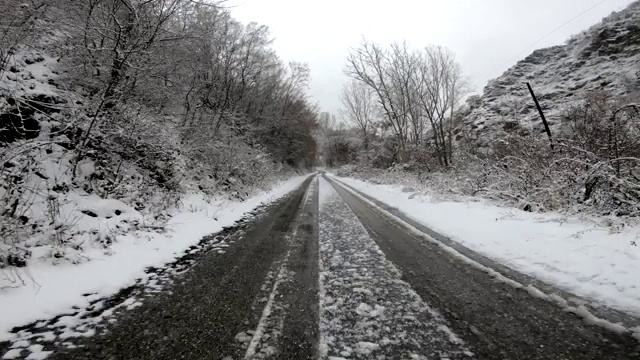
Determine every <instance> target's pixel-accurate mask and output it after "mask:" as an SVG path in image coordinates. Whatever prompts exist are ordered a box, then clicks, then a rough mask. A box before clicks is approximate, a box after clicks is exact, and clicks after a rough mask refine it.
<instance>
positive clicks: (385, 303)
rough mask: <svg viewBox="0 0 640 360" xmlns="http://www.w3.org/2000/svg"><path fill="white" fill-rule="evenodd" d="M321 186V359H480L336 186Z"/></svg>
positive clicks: (327, 184) (322, 182) (322, 181)
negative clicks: (404, 274) (414, 286)
mask: <svg viewBox="0 0 640 360" xmlns="http://www.w3.org/2000/svg"><path fill="white" fill-rule="evenodd" d="M319 187H320V190H319V191H320V219H319V242H320V251H319V268H320V277H319V282H320V283H319V289H320V345H319V347H320V350H319V352H320V358H322V359H327V358H330V359H340V358H356V359H370V358H376V357H379V356H382V357H391V358H411V359H431V358H438V359H440V358H448V359H466V358H469V357H471V356H473V353H472V352H471V351H470V349H469V348H468V346H467V345H466V344H464V342H463V341H462V340H461V339H460V338H459V337H457V336H456V335H455V334H454V333H453V332H452V331H451V330H450V329H449V327H448V325H447V322H446V320H444V318H443V317H442V316H441V315H440V314H439V313H438V312H437V311H435V310H433V309H431V308H430V307H429V306H428V305H427V304H426V303H425V302H424V301H423V300H422V299H421V298H420V296H419V295H418V294H417V293H416V292H415V291H414V290H413V289H412V288H411V287H410V286H409V284H407V283H406V282H404V281H402V280H401V276H402V275H401V273H400V271H399V270H398V269H397V268H396V267H395V266H394V265H393V264H392V263H391V262H390V261H388V260H387V259H386V258H385V256H384V254H383V253H382V251H381V250H380V249H379V248H378V246H377V245H376V243H375V242H374V240H373V239H371V237H370V236H369V234H368V233H367V231H366V229H365V228H364V226H363V225H362V224H361V223H360V221H359V220H358V218H357V217H356V215H355V214H354V213H353V212H352V211H351V209H350V208H349V207H348V205H347V204H346V203H345V202H344V201H343V200H342V199H341V198H340V197H339V195H338V194H337V193H336V192H335V190H334V189H333V187H332V186H331V184H329V183H328V182H327V181H326V180H324V179H320V186H319Z"/></svg>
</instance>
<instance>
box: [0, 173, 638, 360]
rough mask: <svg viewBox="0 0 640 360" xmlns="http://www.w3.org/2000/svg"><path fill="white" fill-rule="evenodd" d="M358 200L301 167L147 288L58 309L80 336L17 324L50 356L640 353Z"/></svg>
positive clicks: (0, 347) (631, 343)
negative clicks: (289, 186)
mask: <svg viewBox="0 0 640 360" xmlns="http://www.w3.org/2000/svg"><path fill="white" fill-rule="evenodd" d="M371 200H372V199H369V200H366V197H364V196H363V195H361V194H359V193H357V191H355V190H354V189H351V188H349V187H348V186H346V185H344V184H341V183H340V182H338V181H335V180H331V179H328V178H326V177H324V176H322V175H318V176H314V177H310V178H309V179H308V180H307V181H305V182H304V184H303V185H302V186H301V187H300V188H298V189H297V190H295V191H294V192H292V193H290V194H288V195H287V196H285V197H283V198H282V199H280V200H279V201H277V202H275V203H273V204H271V205H269V206H267V207H264V208H262V209H259V210H258V211H256V212H255V213H254V214H253V215H252V216H251V217H249V218H247V219H244V220H243V221H241V222H239V223H238V224H237V225H236V226H235V227H233V228H229V229H225V230H224V231H223V232H221V233H219V234H214V235H212V236H210V237H207V238H205V239H203V241H202V242H201V244H200V246H199V247H198V249H196V250H198V251H194V252H193V254H191V255H189V256H186V257H185V258H183V259H178V260H177V261H176V262H175V263H174V264H170V265H169V267H168V268H171V269H172V270H171V271H169V270H168V269H150V270H149V271H151V272H154V274H158V276H157V279H160V280H158V281H157V282H154V283H153V284H154V286H155V287H154V289H153V291H150V290H149V287H150V285H149V284H148V283H140V284H139V285H136V286H134V287H132V288H128V289H123V291H121V292H120V293H118V294H115V295H114V296H112V297H111V298H108V299H102V300H101V301H100V302H99V304H100V306H97V304H98V302H96V305H94V307H93V308H91V309H78V311H77V312H76V313H74V314H68V315H69V316H75V317H76V318H82V319H85V320H86V319H94V320H95V321H93V322H91V321H89V322H87V321H85V322H84V323H83V324H84V325H82V326H83V327H85V329H84V330H87V329H86V327H87V326H89V327H91V329H89V330H90V331H89V335H92V336H79V335H77V334H79V333H78V332H77V331H76V332H74V331H70V330H69V329H68V328H64V327H63V326H61V325H60V323H61V321H60V319H61V318H64V317H57V318H54V319H48V320H46V321H42V322H39V323H34V324H30V325H28V326H25V327H22V328H20V329H16V331H17V332H21V335H22V336H21V338H22V339H25V338H31V342H32V343H33V344H37V346H38V347H39V348H40V349H41V350H43V351H51V352H52V353H51V354H50V356H49V358H53V359H225V360H229V359H261V358H269V359H318V358H320V359H640V348H639V346H638V343H637V342H636V341H635V340H634V339H633V338H631V337H630V336H628V335H626V334H625V335H619V334H616V333H613V332H611V331H608V330H606V329H603V328H602V327H599V326H594V325H590V324H587V323H586V322H585V321H584V320H583V319H582V318H580V317H578V316H577V315H575V314H573V313H570V312H567V311H565V310H563V309H562V308H561V307H559V306H558V305H557V304H555V303H553V302H550V301H547V300H544V299H540V298H537V297H535V296H531V294H530V293H528V292H527V291H523V290H522V289H518V288H514V287H513V286H510V285H509V284H507V283H505V282H499V281H496V280H495V278H494V277H491V276H489V275H488V274H487V273H486V272H485V271H481V270H480V269H478V268H476V267H473V266H469V264H468V263H467V262H465V261H461V260H460V259H458V258H456V257H455V256H451V254H450V253H447V252H446V251H443V250H442V248H441V247H439V246H437V245H435V244H433V243H431V242H428V241H425V240H424V237H422V236H418V235H417V234H416V233H415V231H410V230H408V229H407V228H406V227H405V226H402V224H400V223H399V222H398V221H397V219H396V218H394V217H393V216H388V213H387V211H388V212H392V213H393V212H394V210H393V209H383V208H384V206H383V205H381V204H379V205H380V206H376V205H372V203H371ZM395 216H398V217H400V218H402V216H403V215H402V214H399V213H397V212H395ZM403 220H406V221H407V222H409V223H411V221H410V220H409V219H403ZM416 226H417V225H416ZM419 228H420V230H421V231H423V232H425V233H428V234H430V235H431V236H433V237H436V236H438V234H434V233H433V232H431V230H429V229H425V228H421V227H419ZM439 240H441V239H439ZM442 241H446V239H445V240H442ZM221 244H222V245H221ZM450 245H451V246H453V247H455V248H456V249H457V250H459V251H460V252H461V253H463V254H464V255H465V256H467V257H469V258H472V259H474V260H475V261H478V262H479V263H481V264H483V265H485V266H488V267H491V268H492V269H496V270H497V271H500V272H501V273H503V274H505V275H506V276H508V277H509V278H511V279H515V280H517V281H520V282H524V281H527V283H531V282H529V280H531V281H532V282H535V280H534V279H533V280H532V279H527V278H526V276H524V275H522V274H518V273H516V272H514V271H513V270H510V269H507V268H504V267H503V266H501V265H499V264H495V263H492V262H491V261H490V260H488V259H486V258H482V257H481V256H479V255H477V254H474V253H472V252H470V251H469V250H468V249H463V248H460V247H459V245H456V244H450ZM221 246H224V249H225V251H217V249H220V247H221ZM536 284H537V283H536ZM540 286H541V287H542V288H544V289H549V287H548V285H544V284H542V285H540ZM545 286H546V287H545ZM559 293H561V292H559ZM131 299H136V300H131ZM123 304H124V306H123ZM132 305H135V306H132ZM606 315H607V314H605V316H606ZM609 315H611V316H612V317H616V316H617V317H621V316H622V317H624V315H621V314H614V313H611V314H609ZM88 324H89V325H88ZM72 330H73V329H72ZM74 334H76V335H74ZM84 334H85V335H86V334H87V332H86V331H85V333H84ZM11 346H13V345H12V344H10V343H5V344H0V356H1V355H2V354H6V353H7V351H9V349H10V348H11ZM14 355H15V352H14ZM27 356H29V352H28V351H25V352H23V353H20V354H19V356H17V357H16V358H21V357H27Z"/></svg>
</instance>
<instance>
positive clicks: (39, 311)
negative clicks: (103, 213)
mask: <svg viewBox="0 0 640 360" xmlns="http://www.w3.org/2000/svg"><path fill="white" fill-rule="evenodd" d="M306 178H307V176H297V177H294V178H291V179H289V180H287V181H283V182H281V183H280V184H278V185H277V186H275V187H273V188H272V189H271V190H269V191H266V192H262V193H260V194H258V195H256V196H254V197H252V198H250V199H248V200H246V201H244V202H230V201H225V200H218V199H213V200H208V199H206V198H204V197H203V196H202V195H200V194H192V195H191V196H187V197H185V198H184V199H183V201H182V203H181V204H180V207H179V209H177V210H175V211H174V213H173V214H172V215H173V216H172V217H171V219H170V220H169V222H168V224H167V230H168V231H167V232H166V233H163V234H158V233H155V232H143V231H136V232H134V233H127V234H125V235H120V236H118V237H117V239H116V241H115V242H114V243H113V244H112V245H111V247H110V248H109V252H108V253H106V252H105V251H104V250H98V249H89V250H88V251H87V252H86V253H85V254H83V255H84V256H85V257H87V258H89V259H90V261H87V262H84V263H81V264H77V265H73V264H68V263H63V264H59V265H56V266H54V265H51V264H50V263H48V262H40V263H33V264H30V265H29V266H28V267H27V268H24V269H21V270H18V271H21V272H23V274H22V277H25V276H28V277H31V278H32V279H33V280H34V282H30V283H28V285H27V286H22V287H5V286H3V282H9V283H12V281H11V279H10V277H11V276H12V275H11V274H9V273H7V272H5V271H2V270H0V274H1V275H2V276H0V341H5V340H11V339H12V338H14V337H15V336H14V334H11V333H10V330H11V329H12V328H13V327H16V326H20V325H25V324H28V323H31V322H34V321H37V320H41V319H46V318H50V317H53V316H55V315H58V314H61V313H64V312H68V311H70V309H72V308H73V307H76V308H85V307H87V306H88V305H89V304H90V301H91V300H95V299H96V298H100V297H104V296H108V295H111V294H113V293H115V292H117V291H118V290H119V289H121V288H123V287H126V286H129V285H133V284H134V283H135V282H136V279H140V278H144V277H145V276H148V274H145V272H144V270H145V268H147V267H150V266H162V265H163V264H166V263H168V262H171V261H172V260H174V259H175V258H176V257H177V256H179V255H181V254H182V253H183V252H184V250H186V249H187V248H188V247H189V246H191V245H194V244H196V243H198V241H199V240H200V239H201V238H202V237H203V236H205V235H209V234H212V233H215V232H217V231H220V230H221V229H222V228H223V227H225V226H229V225H232V224H233V223H234V222H235V221H236V220H238V219H240V218H241V217H242V216H243V214H245V213H247V212H249V211H251V210H252V209H254V208H256V207H257V206H259V205H260V204H263V203H268V202H272V201H274V200H276V199H277V198H280V197H282V196H283V195H285V194H287V193H289V192H291V191H292V190H294V189H295V188H297V187H298V186H300V185H301V184H302V182H303V181H304V180H305V179H306ZM86 294H92V295H91V296H83V295H86Z"/></svg>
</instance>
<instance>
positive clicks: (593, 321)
mask: <svg viewBox="0 0 640 360" xmlns="http://www.w3.org/2000/svg"><path fill="white" fill-rule="evenodd" d="M331 180H332V181H333V182H334V183H336V184H338V186H340V188H342V189H343V190H345V191H347V192H349V193H350V194H351V195H353V196H355V197H357V198H358V199H360V200H361V201H362V202H363V203H365V204H367V205H368V206H369V207H370V208H372V209H373V210H375V211H377V212H378V213H379V214H381V215H383V216H385V217H387V218H389V219H390V220H392V221H394V222H395V223H397V224H398V225H400V226H402V227H404V228H405V229H407V230H408V231H410V232H412V233H413V234H414V235H416V236H418V237H420V238H422V239H425V240H427V241H428V242H430V243H432V244H434V245H436V246H438V247H440V248H441V249H442V250H443V251H445V252H446V253H447V254H449V255H450V256H451V257H453V258H455V259H458V260H460V261H462V262H463V263H465V264H467V265H470V266H472V267H474V268H476V269H478V270H480V271H482V272H485V273H486V274H488V275H489V276H491V277H492V278H494V279H495V280H496V281H498V282H502V283H504V284H507V285H509V286H511V287H513V288H516V289H522V290H524V291H526V292H527V293H528V294H529V295H530V296H532V297H535V298H539V299H543V300H547V301H549V302H552V303H554V304H556V305H558V306H559V307H560V308H562V309H563V310H565V311H567V312H571V313H574V314H576V315H578V316H580V317H581V318H582V319H583V320H584V321H585V322H586V323H587V324H590V325H595V326H599V327H601V328H603V329H606V330H608V331H611V332H613V333H616V334H619V335H624V334H630V335H632V336H633V337H634V338H636V339H637V340H638V341H640V328H634V329H629V328H627V327H626V326H624V325H622V324H616V323H612V322H610V321H608V320H606V319H602V318H599V317H597V316H595V315H593V314H592V313H591V312H589V310H588V309H587V308H586V307H584V306H583V305H580V306H577V307H576V306H571V305H569V304H568V303H567V301H566V300H565V299H563V298H562V297H560V296H558V295H557V294H547V293H545V292H543V291H541V290H540V289H538V288H536V287H534V286H533V285H531V284H529V285H526V286H525V285H523V284H522V283H520V282H518V281H516V280H513V279H511V278H508V277H506V276H504V275H503V274H501V273H500V272H498V271H496V270H494V269H492V268H490V267H488V266H485V265H482V264H480V263H479V262H477V261H475V260H473V259H471V258H469V257H467V256H465V255H463V254H462V253H460V252H459V251H457V250H456V249H454V248H452V247H451V246H448V245H446V244H444V243H442V242H440V241H438V240H436V239H434V238H433V237H431V236H429V235H428V234H425V233H424V232H422V231H420V230H419V229H418V228H416V227H414V226H413V225H411V224H409V223H407V222H406V221H404V220H402V219H401V218H399V217H397V216H396V215H394V214H392V213H390V212H389V211H387V210H385V209H383V208H381V207H380V206H378V205H377V204H376V203H374V202H372V201H371V200H369V199H367V198H365V197H364V196H362V195H360V194H359V193H357V192H356V191H354V190H353V189H352V188H351V187H350V186H348V185H345V184H343V183H342V182H341V181H339V180H336V179H334V178H332V179H331Z"/></svg>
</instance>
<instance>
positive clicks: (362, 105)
mask: <svg viewBox="0 0 640 360" xmlns="http://www.w3.org/2000/svg"><path fill="white" fill-rule="evenodd" d="M340 102H341V103H342V106H343V108H342V109H341V114H342V117H343V118H344V119H345V120H347V121H350V122H351V123H353V124H354V125H356V126H357V127H358V129H359V130H360V133H361V136H362V144H363V148H364V151H365V154H367V153H368V151H369V141H370V137H371V133H372V128H373V126H374V122H375V119H376V111H377V109H376V104H375V100H374V98H373V90H372V89H371V88H370V87H369V86H367V85H366V84H364V83H362V82H359V81H357V80H352V81H350V82H348V83H347V84H345V85H344V87H343V88H342V92H341V93H340ZM365 156H368V155H365Z"/></svg>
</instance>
